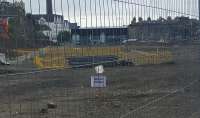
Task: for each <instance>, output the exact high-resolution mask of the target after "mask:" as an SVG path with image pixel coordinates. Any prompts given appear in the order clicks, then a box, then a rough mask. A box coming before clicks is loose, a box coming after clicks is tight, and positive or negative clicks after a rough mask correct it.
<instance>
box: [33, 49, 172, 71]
mask: <svg viewBox="0 0 200 118" xmlns="http://www.w3.org/2000/svg"><path fill="white" fill-rule="evenodd" d="M41 52H42V53H39V55H37V56H36V57H35V59H34V63H35V64H36V65H37V66H38V67H39V68H42V69H46V68H64V67H66V66H69V65H68V60H67V59H68V58H70V57H83V56H116V57H118V58H119V60H126V61H131V62H133V63H134V64H136V65H149V64H162V63H168V62H172V61H173V56H172V52H170V51H169V50H160V51H151V52H147V51H131V52H126V51H125V50H124V49H123V48H122V47H84V48H70V47H68V48H63V47H48V48H43V49H41Z"/></svg>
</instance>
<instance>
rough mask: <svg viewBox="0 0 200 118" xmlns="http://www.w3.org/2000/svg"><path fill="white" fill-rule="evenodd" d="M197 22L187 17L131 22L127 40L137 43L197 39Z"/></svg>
mask: <svg viewBox="0 0 200 118" xmlns="http://www.w3.org/2000/svg"><path fill="white" fill-rule="evenodd" d="M198 29H199V21H198V20H197V19H190V18H189V17H184V16H182V17H176V18H174V19H172V18H171V17H168V18H167V19H163V18H159V19H158V20H153V21H151V20H147V21H140V22H133V23H131V25H129V27H128V32H129V39H137V40H139V41H141V40H143V41H162V42H163V41H164V42H169V41H185V40H194V39H199V38H198V37H199V31H198Z"/></svg>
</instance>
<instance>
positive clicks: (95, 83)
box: [91, 75, 106, 88]
mask: <svg viewBox="0 0 200 118" xmlns="http://www.w3.org/2000/svg"><path fill="white" fill-rule="evenodd" d="M91 87H92V88H105V87H106V76H103V75H97V76H91Z"/></svg>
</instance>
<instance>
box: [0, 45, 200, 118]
mask: <svg viewBox="0 0 200 118" xmlns="http://www.w3.org/2000/svg"><path fill="white" fill-rule="evenodd" d="M172 51H173V53H174V59H175V64H163V65H147V66H135V67H113V68H105V73H104V75H106V76H107V78H108V85H107V86H108V87H107V88H103V89H94V88H90V76H91V75H95V71H94V69H91V68H88V69H65V70H56V71H49V72H42V73H37V74H26V75H17V76H15V75H10V76H1V77H0V80H1V82H0V106H1V107H0V118H199V115H200V101H199V97H200V81H199V77H200V72H199V69H200V47H199V46H198V45H196V46H195V45H190V46H175V47H173V48H172ZM2 68H3V67H1V69H2ZM24 68H26V69H23V67H22V66H18V69H19V70H18V71H19V72H24V71H27V70H29V67H24ZM8 69H9V67H8ZM13 70H15V71H16V68H14V69H13ZM10 73H12V71H11V72H10ZM49 102H53V103H54V104H55V105H56V108H54V109H47V104H48V103H49Z"/></svg>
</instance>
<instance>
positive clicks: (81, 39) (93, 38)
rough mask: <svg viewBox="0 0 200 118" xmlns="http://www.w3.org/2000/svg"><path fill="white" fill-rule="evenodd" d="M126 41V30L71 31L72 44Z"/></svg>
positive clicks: (121, 28)
mask: <svg viewBox="0 0 200 118" xmlns="http://www.w3.org/2000/svg"><path fill="white" fill-rule="evenodd" d="M127 39H128V28H126V27H108V28H101V27H99V28H79V29H73V30H72V42H73V43H75V44H102V43H107V44H109V43H112V44H116V43H121V42H122V41H123V40H127Z"/></svg>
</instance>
